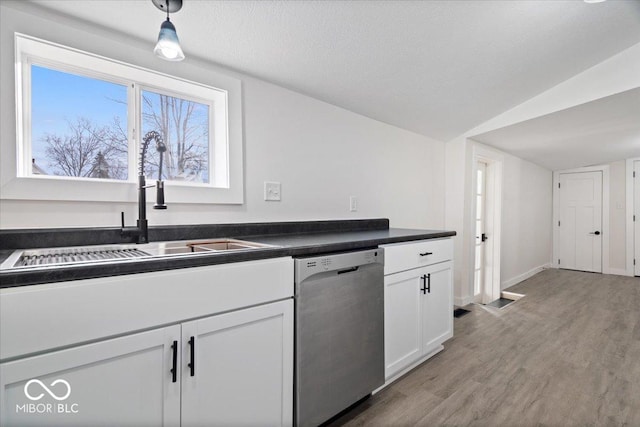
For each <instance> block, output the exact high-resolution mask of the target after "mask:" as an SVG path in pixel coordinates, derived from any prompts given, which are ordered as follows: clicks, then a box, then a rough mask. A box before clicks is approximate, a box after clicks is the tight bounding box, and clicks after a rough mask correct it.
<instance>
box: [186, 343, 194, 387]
mask: <svg viewBox="0 0 640 427" xmlns="http://www.w3.org/2000/svg"><path fill="white" fill-rule="evenodd" d="M189 347H190V348H191V354H190V355H189V356H190V361H189V363H188V364H187V366H188V367H189V370H190V371H191V372H190V374H191V376H192V377H193V376H194V375H195V374H196V341H195V337H191V338H189Z"/></svg>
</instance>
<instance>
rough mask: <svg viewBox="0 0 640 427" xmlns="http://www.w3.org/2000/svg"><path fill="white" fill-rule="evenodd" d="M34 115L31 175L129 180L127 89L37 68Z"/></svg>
mask: <svg viewBox="0 0 640 427" xmlns="http://www.w3.org/2000/svg"><path fill="white" fill-rule="evenodd" d="M30 115H31V132H30V134H31V150H30V151H31V170H29V169H28V168H26V169H25V171H26V172H27V174H29V172H31V174H34V175H55V176H68V177H81V178H98V179H109V178H110V179H117V180H126V179H127V178H128V138H127V135H128V131H127V129H128V126H127V86H126V85H122V84H117V83H112V82H108V81H104V80H99V79H94V78H90V77H85V76H80V75H74V74H70V73H65V72H61V71H57V70H54V69H52V68H46V67H43V66H38V65H35V64H32V65H31V114H30ZM25 142H26V141H25ZM25 145H26V144H25Z"/></svg>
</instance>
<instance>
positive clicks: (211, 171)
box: [3, 34, 243, 203]
mask: <svg viewBox="0 0 640 427" xmlns="http://www.w3.org/2000/svg"><path fill="white" fill-rule="evenodd" d="M16 53H17V63H18V67H17V70H16V73H17V75H16V82H17V87H16V91H17V97H16V98H17V101H18V102H17V107H18V111H17V116H18V133H17V140H18V143H17V153H16V154H17V156H16V158H17V159H18V164H17V165H16V166H17V167H16V178H17V180H18V181H25V180H27V181H30V180H31V181H33V180H37V181H38V183H39V184H40V185H39V186H44V187H48V188H52V186H55V184H53V183H56V182H57V183H58V186H60V185H64V187H60V188H62V193H66V195H64V194H63V195H59V194H57V193H56V192H55V191H53V192H52V193H51V192H50V193H49V194H48V195H45V194H44V192H43V191H41V192H40V193H41V194H42V195H43V196H40V197H38V196H36V197H33V198H37V199H56V200H121V201H130V200H131V196H130V194H131V191H128V192H123V191H121V190H117V188H118V185H125V184H126V185H129V186H130V187H131V186H132V185H135V183H136V182H137V175H138V161H139V158H140V142H141V141H142V140H143V138H144V136H145V135H146V134H147V132H149V131H156V132H158V133H159V134H160V135H161V136H162V138H163V140H164V142H165V144H166V146H167V151H166V152H165V153H164V158H163V174H162V179H164V180H165V181H166V183H167V187H168V190H167V193H168V195H167V201H168V202H169V201H170V200H171V201H173V202H178V203H181V202H185V203H242V193H243V191H242V134H241V127H242V126H241V121H240V120H241V117H240V115H241V109H240V82H239V81H238V80H236V79H233V78H229V77H227V76H220V75H216V73H211V72H210V71H207V72H206V73H202V74H203V75H205V76H206V78H207V80H211V81H212V82H213V83H220V85H218V84H216V86H215V87H214V86H213V85H211V86H208V85H203V84H200V83H195V82H192V81H187V80H184V79H181V78H178V77H174V76H168V75H166V74H161V73H158V72H155V71H151V70H148V69H143V68H140V67H137V66H134V65H130V64H125V63H122V62H119V61H115V60H111V59H108V58H104V57H100V56H97V55H94V54H90V53H86V52H82V51H78V50H75V49H72V48H68V47H63V46H59V45H55V44H53V43H49V42H46V41H42V40H39V39H34V38H31V37H27V36H23V35H19V34H16ZM212 75H213V78H212ZM216 80H217V81H216ZM230 104H231V105H230ZM230 111H231V112H232V113H233V114H234V117H230V113H229V112H230ZM153 148H154V147H149V149H148V150H147V154H146V156H145V161H144V172H145V175H146V176H147V178H148V179H153V180H155V179H156V178H157V173H158V164H159V154H158V153H157V152H156V150H155V149H153ZM61 183H62V184H61ZM37 186H38V185H34V184H33V183H32V184H29V188H32V189H33V188H35V187H37ZM5 187H6V186H5V185H3V197H4V198H8V197H6V194H8V193H10V192H11V191H7V189H5ZM98 187H102V188H104V189H105V190H104V191H106V193H103V190H102V189H100V190H98ZM171 187H173V191H172V190H171ZM90 188H94V190H93V191H88V189H90ZM74 190H79V193H77V192H76V193H74ZM36 192H37V191H36ZM127 193H128V194H129V195H128V196H127V195H126V194H127ZM15 194H17V192H15ZM169 195H173V197H172V198H171V196H169ZM23 196H24V194H23ZM23 196H21V197H17V198H30V197H23Z"/></svg>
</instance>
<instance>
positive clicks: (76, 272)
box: [0, 220, 456, 288]
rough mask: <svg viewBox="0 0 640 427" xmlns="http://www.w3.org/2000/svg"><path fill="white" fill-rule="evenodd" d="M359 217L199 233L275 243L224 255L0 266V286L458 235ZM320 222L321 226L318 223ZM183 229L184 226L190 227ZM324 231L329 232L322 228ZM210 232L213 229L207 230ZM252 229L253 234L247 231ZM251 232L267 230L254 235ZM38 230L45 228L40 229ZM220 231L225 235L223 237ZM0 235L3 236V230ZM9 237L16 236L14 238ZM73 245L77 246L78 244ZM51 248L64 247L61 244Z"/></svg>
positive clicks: (0, 253)
mask: <svg viewBox="0 0 640 427" xmlns="http://www.w3.org/2000/svg"><path fill="white" fill-rule="evenodd" d="M358 221H362V220H356V222H354V221H321V222H318V221H316V222H305V223H302V222H299V223H274V227H273V228H271V229H269V230H268V231H270V230H275V231H276V233H277V234H276V233H273V234H272V233H265V230H266V229H265V228H264V227H265V224H264V223H261V224H259V227H257V226H256V224H246V225H244V228H243V229H242V230H241V229H239V228H238V227H237V225H236V227H229V230H228V232H230V233H234V232H235V234H234V235H233V236H230V235H228V234H229V233H227V232H222V231H220V230H219V229H218V230H217V233H215V234H213V235H211V234H208V233H207V234H206V235H205V234H200V235H199V236H198V238H199V239H203V238H209V237H215V238H219V237H235V238H242V239H246V240H251V241H254V242H258V243H266V244H269V245H276V246H279V247H277V248H264V249H262V248H261V249H251V250H246V251H230V252H223V253H206V252H205V253H197V254H184V255H171V256H165V257H153V258H144V259H138V260H127V261H114V262H108V263H101V264H76V265H65V266H48V267H41V268H36V267H34V268H28V269H24V270H22V269H20V270H18V269H10V270H4V271H1V270H0V288H8V287H16V286H26V285H34V284H43V283H54V282H66V281H70V280H79V279H89V278H96V277H109V276H118V275H124V274H136V273H146V272H152V271H162V270H173V269H179V268H191V267H201V266H207V265H215V264H224V263H231V262H242V261H251V260H259V259H267V258H276V257H283V256H294V257H301V256H312V255H317V254H323V253H330V252H342V251H351V250H357V249H366V248H374V247H376V246H378V245H382V244H388V243H398V242H408V241H412V240H423V239H436V238H442V237H451V236H455V234H456V233H455V232H454V231H438V230H412V229H402V228H388V220H364V222H358ZM385 221H386V222H385ZM320 223H322V224H321V225H325V226H320V225H318V224H320ZM283 224H286V226H283ZM301 224H302V226H301ZM184 227H185V229H186V228H187V227H189V226H184ZM179 228H180V227H171V230H172V233H169V234H170V235H166V233H165V236H164V237H172V239H162V240H189V239H194V238H195V237H193V236H192V235H191V234H189V233H186V234H185V233H183V234H180V233H177V232H176V230H177V229H179ZM322 229H324V230H328V231H321V230H322ZM190 230H193V227H190ZM208 231H210V232H211V230H208ZM49 232H50V231H49ZM252 232H254V234H253V235H252V234H251V233H252ZM255 232H259V233H265V234H255ZM40 233H45V232H43V231H41V232H40ZM13 234H16V233H13ZM26 234H28V233H26ZM222 234H227V235H226V236H223V235H222ZM178 236H180V237H178ZM184 236H187V237H184ZM0 237H2V232H1V231H0ZM13 237H14V238H15V236H13ZM18 240H19V239H18ZM157 240H160V239H157ZM65 243H67V241H65ZM75 243H76V244H78V243H77V242H75ZM16 246H17V247H20V246H21V245H19V244H16ZM50 246H67V245H65V244H59V245H50ZM14 250H15V248H13V249H10V248H2V249H0V262H3V261H4V260H5V259H6V257H8V256H9V255H10V254H11V253H12V252H13V251H14Z"/></svg>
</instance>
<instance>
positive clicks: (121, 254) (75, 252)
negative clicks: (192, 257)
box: [0, 238, 277, 270]
mask: <svg viewBox="0 0 640 427" xmlns="http://www.w3.org/2000/svg"><path fill="white" fill-rule="evenodd" d="M274 247H277V246H273V245H266V244H263V243H257V242H250V241H246V240H237V239H226V238H225V239H206V240H185V241H174V242H153V243H147V244H143V245H136V244H122V245H99V246H74V247H67V248H47V249H28V250H22V249H21V250H17V251H15V252H14V253H13V254H11V255H10V256H9V257H8V258H7V259H6V260H5V261H4V262H3V263H2V265H0V270H5V269H10V268H29V267H30V268H34V267H47V266H56V265H68V264H85V263H105V262H114V261H126V260H129V261H131V260H136V259H143V258H153V257H164V256H174V255H175V256H179V255H187V254H197V253H200V254H201V253H216V252H217V253H221V252H227V251H242V250H252V249H264V248H274Z"/></svg>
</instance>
